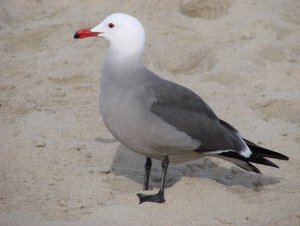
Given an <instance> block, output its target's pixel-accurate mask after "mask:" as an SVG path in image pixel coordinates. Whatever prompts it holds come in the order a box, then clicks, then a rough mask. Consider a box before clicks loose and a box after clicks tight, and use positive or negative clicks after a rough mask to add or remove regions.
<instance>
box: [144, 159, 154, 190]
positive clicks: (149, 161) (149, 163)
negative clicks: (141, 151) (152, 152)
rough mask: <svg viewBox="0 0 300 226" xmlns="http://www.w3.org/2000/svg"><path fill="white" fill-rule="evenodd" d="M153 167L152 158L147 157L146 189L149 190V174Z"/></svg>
mask: <svg viewBox="0 0 300 226" xmlns="http://www.w3.org/2000/svg"><path fill="white" fill-rule="evenodd" d="M151 167H152V161H151V158H148V157H146V163H145V177H144V188H143V190H144V191H147V190H148V187H149V176H150V172H151Z"/></svg>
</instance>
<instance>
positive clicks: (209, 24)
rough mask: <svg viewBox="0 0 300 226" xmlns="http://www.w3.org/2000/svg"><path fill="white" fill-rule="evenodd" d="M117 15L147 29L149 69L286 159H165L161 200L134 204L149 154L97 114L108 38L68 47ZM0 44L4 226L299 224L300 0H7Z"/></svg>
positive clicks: (0, 18) (0, 213)
mask: <svg viewBox="0 0 300 226" xmlns="http://www.w3.org/2000/svg"><path fill="white" fill-rule="evenodd" d="M116 12H124V13H128V14H130V15H133V16H135V17H137V18H138V19H139V20H140V21H141V22H142V23H143V25H144V27H145V30H146V34H147V43H146V48H145V53H144V57H143V62H144V64H145V65H146V66H147V67H148V68H149V69H151V70H153V71H154V72H156V73H157V74H159V75H161V76H162V77H164V78H166V79H169V80H172V81H174V82H176V83H179V84H181V85H184V86H186V87H188V88H190V89H192V90H193V91H195V92H196V93H197V94H199V95H201V97H202V98H203V99H204V100H205V101H206V102H207V103H208V104H209V105H210V106H211V107H212V108H213V109H214V111H215V113H216V114H217V115H218V116H219V117H220V118H221V119H224V120H226V121H228V122H229V123H231V124H232V125H233V126H235V127H236V128H237V129H239V131H240V132H241V134H242V135H243V136H244V137H246V138H248V139H249V140H252V141H253V142H256V143H258V144H260V145H262V146H264V147H267V148H269V149H272V150H275V151H278V152H281V153H283V154H285V155H287V156H289V157H290V160H289V161H277V160H274V163H276V164H278V165H279V166H280V169H276V168H271V167H266V166H261V165H259V166H258V167H259V168H260V170H261V171H262V172H263V174H262V175H257V174H253V173H248V172H245V171H243V170H242V169H240V168H238V167H236V166H234V165H232V164H230V163H228V162H225V161H222V160H220V159H213V158H203V159H200V160H197V161H193V162H187V163H182V164H177V165H174V164H172V165H170V167H169V170H168V180H167V188H166V191H165V192H166V194H165V196H166V200H167V202H166V203H163V204H155V203H144V204H141V205H139V204H138V198H137V196H136V194H137V193H139V192H141V191H142V187H143V176H144V161H145V158H144V157H143V156H140V155H138V154H136V153H133V152H132V151H130V150H128V149H127V148H125V147H124V146H122V145H121V144H120V143H119V142H117V141H116V140H115V139H114V138H113V137H112V135H111V134H110V133H109V131H108V130H107V129H106V127H105V125H104V123H103V121H102V118H101V115H100V113H99V107H98V98H99V80H100V76H101V73H100V70H101V65H102V62H103V59H104V56H105V53H106V50H107V43H106V42H105V41H104V40H101V39H100V38H89V39H84V40H80V41H79V40H74V39H73V35H74V33H75V32H76V31H77V30H78V29H81V28H86V27H93V26H95V25H97V24H98V23H100V22H101V21H102V20H103V19H104V18H105V17H106V16H108V15H110V14H112V13H116ZM0 47H1V48H0V54H1V61H0V65H1V76H0V126H1V128H0V226H24V225H26V226H27V225H28V226H38V225H43V226H44V225H45V226H50V225H51V226H52V225H55V226H56V225H58V226H71V225H76V226H77V225H80V226H86V225H91V226H93V225H201V226H203V225H209V226H221V225H222V226H223V225H237V226H240V225H251V226H253V225H255V226H258V225H259V226H285V225H286V226H299V225H300V1H298V0H276V1H274V0H273V1H272V0H261V1H258V0H249V1H242V0H211V1H209V0H174V1H167V0H164V1H158V0H154V1H137V0H128V1H117V0H102V1H96V0H87V1H75V0H60V1H43V0H35V1H34V0H23V1H18V0H2V1H1V2H0ZM160 175H161V167H160V163H159V162H157V161H154V166H153V171H152V174H151V179H150V187H151V190H150V191H149V193H154V192H156V191H157V190H158V188H159V184H160Z"/></svg>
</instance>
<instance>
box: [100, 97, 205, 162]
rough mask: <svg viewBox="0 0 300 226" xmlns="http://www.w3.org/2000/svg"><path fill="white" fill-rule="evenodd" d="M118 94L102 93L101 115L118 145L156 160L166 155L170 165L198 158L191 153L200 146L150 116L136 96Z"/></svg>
mask: <svg viewBox="0 0 300 226" xmlns="http://www.w3.org/2000/svg"><path fill="white" fill-rule="evenodd" d="M118 94H119V93H118V92H114V93H111V95H110V96H109V98H107V97H108V96H105V94H103V93H102V96H101V95H100V111H101V115H102V118H103V121H104V123H105V125H106V126H107V128H108V129H109V131H110V132H111V133H112V135H113V136H114V137H115V138H116V139H117V140H118V141H119V142H121V143H122V144H123V145H125V146H126V147H128V148H129V149H131V150H133V151H135V152H137V153H139V154H142V155H145V156H147V157H151V158H154V159H159V160H162V158H163V156H165V155H169V158H170V161H173V162H182V161H189V160H192V159H195V158H200V157H201V155H200V154H198V153H196V152H194V151H193V150H195V149H197V147H199V145H200V142H199V141H197V140H194V139H192V138H191V137H189V136H188V135H187V134H186V133H184V132H180V131H178V130H177V129H176V128H174V127H173V126H171V125H169V124H167V123H166V122H164V121H162V120H161V119H160V118H159V117H158V116H156V115H154V114H152V113H151V112H150V110H149V108H148V107H147V104H145V103H146V101H141V99H140V96H139V95H137V96H135V95H128V94H127V95H121V94H119V95H118ZM107 100H109V101H107Z"/></svg>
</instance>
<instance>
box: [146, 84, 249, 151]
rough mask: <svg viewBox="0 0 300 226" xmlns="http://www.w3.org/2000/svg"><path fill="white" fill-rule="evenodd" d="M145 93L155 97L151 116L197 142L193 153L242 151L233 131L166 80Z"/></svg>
mask: <svg viewBox="0 0 300 226" xmlns="http://www.w3.org/2000/svg"><path fill="white" fill-rule="evenodd" d="M147 89H148V90H149V92H151V93H152V95H154V96H155V101H154V102H153V103H152V106H151V108H150V109H151V112H152V113H154V114H156V115H157V116H159V117H160V118H162V119H163V120H164V121H165V122H167V123H169V124H170V125H172V126H174V127H175V128H177V129H178V130H179V131H182V132H185V133H186V134H188V135H189V136H191V137H192V138H194V139H197V140H199V141H200V142H201V145H200V147H199V149H198V150H197V151H199V152H205V151H216V150H228V149H231V150H236V151H238V150H241V149H242V148H243V143H242V141H240V140H241V139H240V137H239V135H238V133H237V132H236V130H232V129H229V128H226V126H223V125H222V124H221V123H220V121H219V119H218V117H217V116H216V114H215V113H214V112H213V110H212V109H211V108H210V107H209V106H208V105H207V104H206V103H205V102H204V101H203V100H202V98H200V97H199V96H198V95H197V94H195V93H194V92H193V91H191V90H189V89H187V88H185V87H183V86H180V85H177V84H175V83H172V82H169V81H166V80H162V81H160V82H159V83H153V84H148V85H147Z"/></svg>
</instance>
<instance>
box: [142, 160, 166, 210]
mask: <svg viewBox="0 0 300 226" xmlns="http://www.w3.org/2000/svg"><path fill="white" fill-rule="evenodd" d="M168 166H169V157H168V156H167V155H166V156H165V157H164V160H163V161H162V163H161V168H162V177H161V182H160V189H159V192H158V193H157V194H154V195H145V194H141V193H139V194H137V196H138V197H139V199H140V204H141V203H143V202H157V203H163V202H165V201H166V200H165V196H164V190H165V183H166V175H167V170H168Z"/></svg>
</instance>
